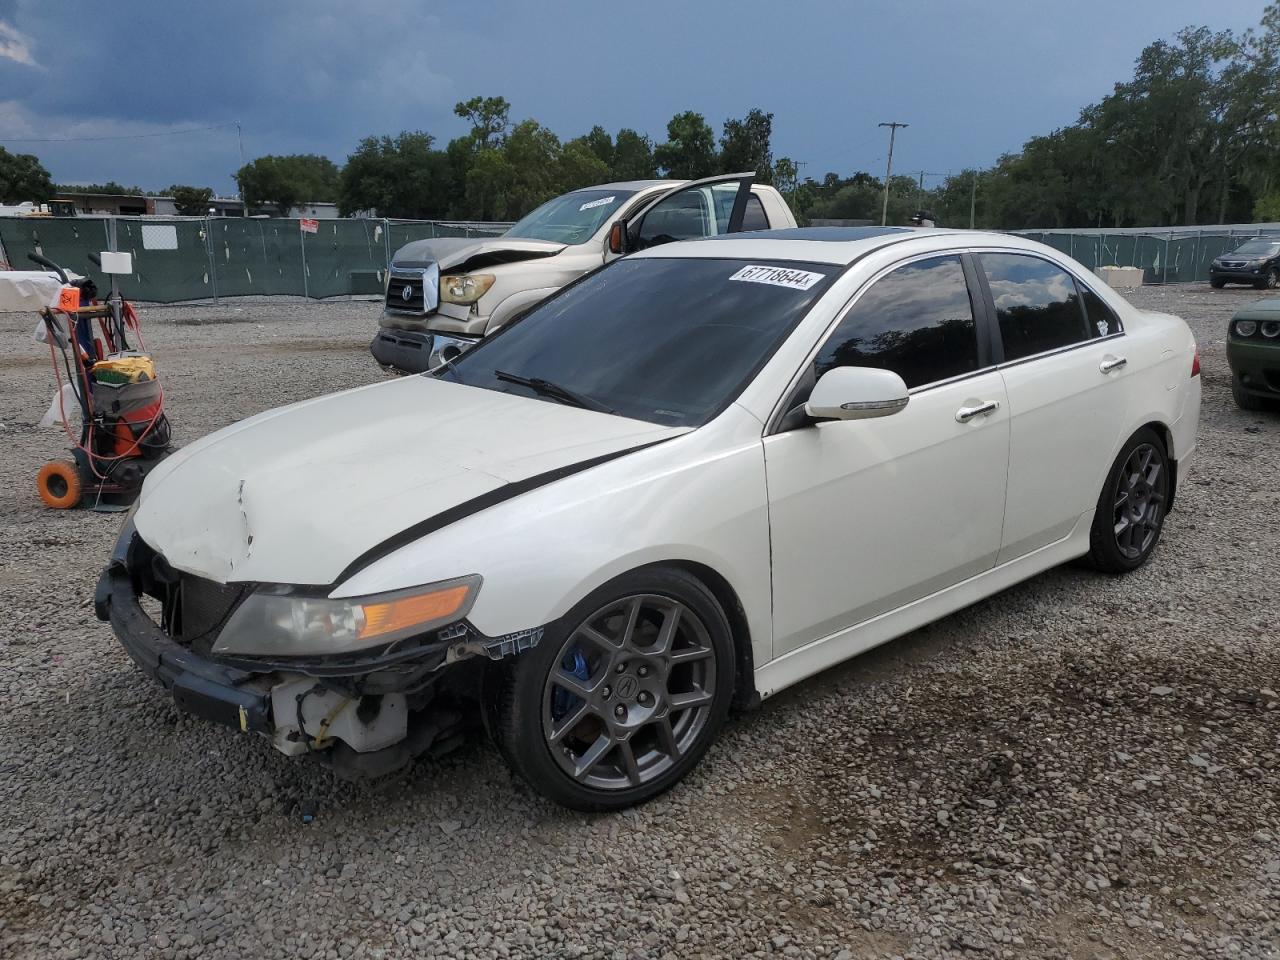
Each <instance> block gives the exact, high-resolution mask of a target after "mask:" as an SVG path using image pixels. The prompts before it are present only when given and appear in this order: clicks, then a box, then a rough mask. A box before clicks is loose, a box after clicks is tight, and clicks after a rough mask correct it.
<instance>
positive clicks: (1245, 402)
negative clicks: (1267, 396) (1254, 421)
mask: <svg viewBox="0 0 1280 960" xmlns="http://www.w3.org/2000/svg"><path fill="white" fill-rule="evenodd" d="M1231 398H1232V399H1233V400H1235V402H1236V406H1237V407H1239V408H1240V409H1241V410H1265V409H1266V408H1267V401H1266V400H1264V399H1263V398H1262V397H1258V396H1254V395H1253V394H1252V393H1250V392H1249V391H1247V390H1245V389H1244V388H1243V387H1241V386H1240V384H1238V383H1236V382H1235V381H1234V380H1232V381H1231Z"/></svg>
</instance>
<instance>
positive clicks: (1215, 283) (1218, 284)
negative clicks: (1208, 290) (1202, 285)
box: [1209, 277, 1227, 290]
mask: <svg viewBox="0 0 1280 960" xmlns="http://www.w3.org/2000/svg"><path fill="white" fill-rule="evenodd" d="M1226 285H1227V281H1225V280H1219V279H1218V278H1217V277H1215V278H1214V279H1212V280H1210V281H1209V286H1211V287H1213V289H1215V290H1221V289H1222V288H1223V287H1225V286H1226Z"/></svg>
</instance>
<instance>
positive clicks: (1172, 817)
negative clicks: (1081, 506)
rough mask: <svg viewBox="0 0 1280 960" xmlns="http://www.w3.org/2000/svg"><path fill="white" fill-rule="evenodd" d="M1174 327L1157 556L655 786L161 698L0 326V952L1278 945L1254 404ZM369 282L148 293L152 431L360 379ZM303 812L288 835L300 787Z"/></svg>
mask: <svg viewBox="0 0 1280 960" xmlns="http://www.w3.org/2000/svg"><path fill="white" fill-rule="evenodd" d="M1259 296H1260V294H1258V293H1255V292H1252V291H1247V290H1238V289H1229V290H1226V291H1211V290H1209V289H1208V288H1207V287H1196V288H1188V289H1185V290H1183V289H1175V288H1169V289H1160V288H1155V289H1148V290H1142V291H1138V292H1136V293H1135V294H1133V299H1134V300H1135V301H1136V302H1138V303H1139V304H1140V305H1143V306H1148V307H1152V308H1155V309H1164V310H1170V311H1173V312H1178V313H1181V314H1182V315H1183V316H1185V317H1187V319H1188V320H1189V321H1190V322H1191V323H1192V325H1193V326H1194V328H1195V331H1196V335H1197V337H1198V338H1199V340H1200V344H1201V349H1202V351H1203V363H1204V388H1205V394H1204V410H1203V420H1202V425H1201V435H1200V437H1201V439H1200V450H1199V453H1198V456H1197V461H1196V464H1195V468H1194V472H1193V475H1192V477H1191V478H1190V480H1189V481H1188V482H1186V483H1185V485H1183V486H1182V488H1181V490H1180V491H1179V502H1178V505H1177V508H1176V510H1175V512H1174V513H1173V515H1172V516H1171V518H1170V521H1169V524H1168V526H1167V527H1166V529H1165V534H1164V539H1163V541H1162V543H1161V546H1160V548H1159V550H1158V551H1157V553H1156V555H1155V557H1154V559H1153V561H1152V562H1151V563H1150V564H1148V565H1147V567H1145V568H1144V569H1143V570H1141V571H1139V572H1137V573H1135V574H1133V575H1130V576H1127V577H1124V578H1119V579H1110V578H1105V577H1100V576H1097V575H1095V574H1093V573H1090V572H1088V571H1085V570H1081V569H1076V568H1073V567H1068V568H1062V569H1058V570H1054V571H1051V572H1049V573H1046V574H1044V575H1042V576H1040V577H1037V578H1036V579H1034V580H1032V581H1030V582H1028V583H1025V584H1023V585H1021V586H1018V587H1015V588H1014V589H1011V590H1009V591H1007V592H1005V593H1004V594H1002V595H1000V596H998V597H996V598H994V599H991V600H988V601H985V602H983V603H981V604H978V605H977V606H975V607H972V608H970V609H968V610H966V611H963V612H962V613H960V614H957V615H955V616H952V617H950V618H948V619H946V620H944V621H942V622H940V623H937V624H935V625H933V626H931V627H928V628H926V629H924V630H920V631H918V632H916V633H914V634H912V635H910V636H909V637H906V638H903V639H901V640H898V641H896V642H894V643H892V644H889V645H887V646H886V647H883V648H881V649H880V650H878V651H875V652H873V653H871V654H868V655H866V656H863V657H859V658H857V659H856V660H854V661H851V662H849V663H847V664H844V665H842V666H840V667H837V668H835V669H833V670H831V671H828V672H827V673H826V674H824V675H822V676H819V677H817V678H814V679H813V680H811V681H809V682H807V683H804V684H802V685H800V686H799V687H798V688H795V689H792V690H790V691H788V692H786V693H785V694H783V695H781V696H779V697H778V698H776V699H774V700H771V701H769V702H768V703H766V704H765V706H764V707H763V708H762V709H761V710H759V711H758V712H756V713H754V714H751V715H748V716H743V717H739V718H737V719H735V720H733V721H732V722H731V723H730V725H729V727H728V728H727V729H726V731H725V733H724V735H723V736H722V738H721V740H720V742H719V744H718V745H716V746H715V747H713V749H712V751H711V754H710V755H709V757H708V759H707V761H706V762H704V763H703V765H702V766H701V768H700V769H699V770H697V771H695V773H694V774H693V776H692V777H690V779H689V780H688V781H687V782H686V783H685V784H683V785H681V786H680V787H678V788H677V789H676V790H675V791H674V792H673V793H671V794H670V795H668V796H666V797H664V798H662V799H660V800H658V801H656V802H654V803H651V804H649V805H648V806H645V807H643V808H642V809H640V810H636V811H631V812H629V813H627V814H622V815H610V816H582V815H578V814H571V813H567V812H565V811H563V810H561V809H558V808H555V807H552V806H551V805H549V804H548V803H546V802H543V801H542V800H540V799H537V798H536V797H533V796H531V795H530V793H529V792H528V791H527V790H525V789H524V788H523V787H522V786H521V785H520V784H518V783H515V782H513V781H512V778H511V777H510V776H509V775H508V773H507V772H506V770H505V768H504V767H503V766H502V764H501V762H500V761H499V759H498V757H497V754H496V752H495V751H494V750H493V748H492V747H490V746H489V745H488V744H486V743H484V742H481V741H479V740H477V741H476V742H474V743H470V744H468V745H467V746H466V747H465V748H464V749H463V750H462V751H460V752H459V753H457V754H454V755H453V756H452V757H450V758H447V759H445V760H443V761H437V762H432V763H424V764H420V765H418V766H417V767H415V768H414V769H413V770H412V771H411V772H410V773H408V774H406V775H404V776H402V777H400V778H398V779H395V780H394V781H392V782H390V783H387V784H382V785H379V786H378V787H377V788H376V789H375V788H371V787H367V786H362V787H354V786H350V785H345V784H342V783H339V782H337V781H335V780H334V779H333V778H332V777H331V776H330V775H329V774H328V773H327V772H326V771H325V770H323V769H322V768H319V767H316V766H309V765H306V764H303V763H298V762H295V761H290V760H289V759H287V758H286V757H284V756H281V755H279V754H277V753H275V752H274V751H273V750H272V749H271V747H270V745H269V744H268V743H267V742H266V741H265V740H262V739H258V738H254V737H248V736H244V735H241V734H238V733H236V732H234V731H231V730H229V729H224V728H220V727H215V726H212V725H209V724H206V723H203V722H199V721H196V720H193V719H190V718H188V717H186V716H184V715H181V714H179V713H178V712H177V711H176V709H175V708H174V707H173V705H172V703H171V702H170V701H169V700H168V698H167V697H166V696H165V695H164V694H163V693H162V691H161V690H160V689H159V688H158V687H155V686H153V685H152V683H151V681H149V680H148V679H147V678H145V677H144V676H143V675H142V674H141V673H140V672H139V671H138V670H136V669H135V668H134V667H133V665H132V664H131V662H130V661H129V660H128V659H127V657H126V655H125V654H124V652H123V651H122V650H121V649H119V647H118V646H117V645H116V643H115V641H114V640H113V638H112V637H111V635H110V632H109V630H108V629H107V628H106V627H105V626H104V625H102V624H100V623H98V622H97V621H96V620H95V619H94V616H93V611H92V606H91V601H90V599H89V598H90V597H91V595H92V590H93V585H94V582H95V579H96V577H97V575H98V572H99V570H100V568H101V567H102V565H103V562H104V560H105V558H106V556H107V554H108V552H109V549H110V545H111V543H112V541H113V540H114V538H115V535H116V532H117V528H118V526H119V518H118V517H114V516H110V515H101V514H95V513H90V512H87V511H73V512H53V511H47V510H45V509H43V508H42V506H41V505H40V504H39V502H38V500H37V499H36V496H35V493H34V489H33V478H34V475H35V472H36V470H37V468H38V467H39V465H40V464H41V463H42V462H43V461H44V460H46V459H49V458H51V457H54V456H59V455H61V454H62V451H63V448H64V447H65V442H64V438H63V437H62V435H61V434H60V433H58V432H57V431H56V430H55V429H37V428H36V427H35V426H34V425H35V423H36V421H37V420H38V419H39V417H40V416H41V414H42V413H43V412H44V409H45V408H46V406H47V405H48V402H49V399H50V397H51V395H52V389H53V381H52V373H51V371H50V368H49V362H48V357H47V355H46V354H44V353H43V352H42V351H43V350H44V347H42V346H40V345H38V344H36V343H33V342H32V341H31V339H30V331H31V328H32V326H33V324H34V318H33V317H28V316H25V315H24V316H14V315H0V345H2V346H3V349H0V424H3V426H2V427H0V440H2V441H3V442H4V445H5V449H6V455H5V456H4V457H3V458H2V459H0V521H2V522H3V529H4V531H5V538H4V539H5V550H4V552H3V556H0V598H3V608H2V609H3V612H4V614H5V616H4V622H3V626H0V801H2V802H0V957H4V958H27V957H32V958H35V957H120V958H134V957H166V958H189V957H258V956H271V957H274V956H281V957H285V956H287V957H370V958H373V957H405V956H450V957H543V956H551V957H619V958H630V957H680V958H684V957H741V956H781V957H823V958H830V957H839V958H842V960H846V958H847V960H852V958H863V957H868V958H869V957H890V956H894V957H896V956H906V957H918V956H969V957H1072V958H1077V957H1078V958H1108V957H1117V958H1119V957H1167V956H1209V957H1273V956H1280V946H1278V944H1280V703H1278V701H1280V694H1277V692H1276V691H1277V690H1280V637H1278V636H1277V630H1278V628H1277V623H1278V622H1280V590H1277V585H1276V584H1277V581H1276V578H1275V576H1274V571H1275V570H1276V569H1277V567H1276V563H1277V556H1280V524H1278V523H1277V516H1280V414H1277V413H1268V414H1244V413H1241V412H1239V411H1237V410H1236V409H1235V408H1234V406H1232V403H1231V399H1230V394H1229V391H1228V373H1227V367H1226V360H1225V356H1224V353H1223V338H1224V336H1225V322H1226V319H1227V317H1228V316H1229V315H1230V314H1231V312H1232V311H1233V310H1235V309H1237V308H1238V307H1239V306H1241V305H1242V304H1244V303H1246V302H1248V301H1250V300H1252V299H1256V298H1257V297H1259ZM377 312H378V308H377V305H376V304H370V303H360V302H355V303H326V304H322V305H314V304H304V303H300V302H280V301H277V302H251V301H244V302H236V303H232V304H230V305H226V304H224V305H222V306H209V307H173V308H165V307H150V308H144V309H143V311H142V316H143V321H144V323H145V324H147V328H146V329H147V332H148V337H149V342H150V346H151V348H152V350H153V352H154V353H155V355H156V357H157V359H158V361H159V364H160V367H161V371H162V375H163V376H164V377H165V386H166V392H167V395H168V410H169V415H170V418H171V420H172V421H173V424H174V428H175V431H176V435H177V438H178V440H179V442H189V441H191V440H193V439H195V438H196V437H198V436H200V435H202V434H204V433H206V432H208V431H211V430H214V429H216V428H218V427H221V426H223V425H225V424H227V423H230V422H232V421H234V420H236V419H239V418H241V417H244V416H247V415H249V414H252V413H255V412H257V411H259V410H262V409H264V408H267V407H272V406H275V405H278V404H281V403H284V402H287V401H293V400H297V399H301V398H304V397H309V396H312V395H314V394H317V393H322V392H326V391H330V390H335V389H339V388H343V387H348V386H352V385H356V384H360V383H365V382H368V381H370V380H377V379H379V378H380V377H382V376H383V374H381V373H380V372H379V371H378V370H377V368H376V367H375V366H374V364H373V363H372V361H371V360H370V358H369V355H368V353H367V350H366V348H367V344H368V340H369V336H370V335H371V332H372V330H373V327H374V325H375V324H376V317H377ZM312 803H314V804H315V807H316V811H317V812H316V816H315V820H314V822H312V823H310V824H305V823H303V820H302V816H301V810H302V808H303V806H304V805H308V806H309V805H310V804H312Z"/></svg>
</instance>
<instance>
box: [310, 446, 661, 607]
mask: <svg viewBox="0 0 1280 960" xmlns="http://www.w3.org/2000/svg"><path fill="white" fill-rule="evenodd" d="M677 436H684V434H683V433H682V434H677ZM674 439H675V437H663V438H662V439H661V440H651V441H649V442H648V443H642V444H640V445H639V446H638V447H628V448H627V449H625V450H617V451H615V452H613V453H606V454H604V455H602V456H599V457H592V458H591V459H590V460H583V461H582V462H580V463H571V464H569V466H567V467H557V468H556V469H555V470H548V471H547V472H546V473H539V474H537V475H535V476H532V477H526V478H525V479H523V480H517V481H515V482H514V483H508V484H506V485H504V486H501V487H498V488H497V489H496V490H490V491H489V492H488V493H482V494H480V496H478V497H472V498H471V499H470V500H465V501H463V502H462V503H460V504H458V505H457V506H454V507H450V508H449V509H448V510H442V511H441V512H440V513H437V514H436V515H435V516H433V517H428V518H427V519H426V520H422V521H419V522H418V523H415V524H414V525H413V526H411V527H407V528H406V529H404V530H401V531H400V532H399V533H397V534H393V535H392V536H390V537H388V538H387V539H386V540H383V541H382V542H381V543H379V544H377V545H375V546H373V547H370V548H369V549H368V550H366V551H365V552H364V553H362V554H360V556H358V557H356V558H355V559H354V560H352V561H351V563H349V564H348V565H347V568H346V569H345V570H343V571H342V573H340V574H338V578H337V579H336V580H335V581H334V582H333V585H334V586H337V585H338V584H340V583H344V582H346V581H347V580H350V579H351V578H352V577H353V576H355V575H356V574H357V573H359V572H360V571H361V570H363V569H364V568H365V567H368V566H370V565H372V564H373V563H375V562H376V561H378V560H381V559H382V558H383V557H385V556H388V555H390V554H392V553H395V551H397V550H399V549H400V548H401V547H404V546H407V545H409V544H410V543H413V542H414V541H415V540H420V539H421V538H423V537H425V536H426V535H427V534H429V533H435V532H436V531H437V530H440V529H442V528H443V527H447V526H449V525H450V524H453V523H457V522H458V521H459V520H464V519H466V518H467V517H469V516H471V515H472V514H473V513H479V512H480V511H481V510H487V509H489V508H490V507H494V506H497V505H498V504H500V503H503V502H504V501H506V500H510V499H512V498H513V497H518V496H520V494H522V493H528V492H529V491H530V490H536V489H538V487H545V486H546V485H547V484H549V483H555V482H556V481H557V480H563V479H564V478H565V477H571V476H573V475H574V474H575V473H581V472H582V471H583V470H590V469H591V468H592V467H598V466H600V464H602V463H608V462H609V461H610V460H617V459H618V458H619V457H625V456H627V455H628V454H631V453H637V452H638V451H640V450H645V449H648V448H649V447H653V446H656V445H657V444H659V443H666V442H667V441H668V440H674Z"/></svg>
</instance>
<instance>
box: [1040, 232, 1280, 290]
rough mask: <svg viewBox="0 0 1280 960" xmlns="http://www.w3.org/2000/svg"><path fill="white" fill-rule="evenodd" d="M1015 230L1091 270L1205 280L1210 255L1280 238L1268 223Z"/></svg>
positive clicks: (1148, 278) (1155, 279)
mask: <svg viewBox="0 0 1280 960" xmlns="http://www.w3.org/2000/svg"><path fill="white" fill-rule="evenodd" d="M1015 232H1016V233H1017V234H1018V235H1019V236H1023V237H1027V238H1028V239H1031V240H1038V241H1040V242H1041V243H1044V244H1047V245H1049V246H1051V247H1053V248H1054V249H1055V250H1061V251H1062V252H1063V253H1065V254H1067V255H1068V256H1070V257H1074V258H1075V259H1076V260H1079V261H1080V262H1081V263H1083V264H1084V265H1085V266H1086V267H1088V268H1089V269H1090V270H1096V269H1098V268H1099V267H1138V268H1139V269H1141V270H1142V280H1143V283H1191V282H1196V281H1201V282H1204V281H1207V280H1208V279H1209V263H1210V262H1211V261H1212V260H1213V258H1214V257H1216V256H1219V255H1220V254H1223V253H1227V252H1229V251H1231V250H1234V249H1235V248H1236V247H1238V246H1240V244H1242V243H1244V241H1246V240H1248V239H1249V238H1250V237H1258V236H1273V237H1276V238H1277V239H1280V225H1276V224H1270V223H1269V224H1233V225H1231V226H1221V227H1210V228H1205V229H1195V228H1191V229H1187V228H1185V227H1184V228H1180V229H1173V230H1169V229H1164V230H1134V229H1125V230H1102V231H1090V230H1061V231H1036V230H1018V231H1015Z"/></svg>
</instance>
